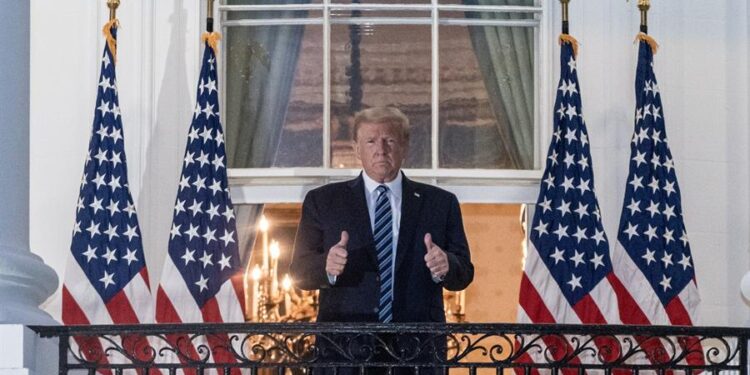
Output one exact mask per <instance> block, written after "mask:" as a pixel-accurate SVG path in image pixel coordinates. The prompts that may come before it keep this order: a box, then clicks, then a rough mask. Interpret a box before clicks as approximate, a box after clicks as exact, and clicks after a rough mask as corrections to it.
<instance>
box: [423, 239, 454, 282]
mask: <svg viewBox="0 0 750 375" xmlns="http://www.w3.org/2000/svg"><path fill="white" fill-rule="evenodd" d="M424 245H425V247H426V248H427V254H425V256H424V261H425V263H426V264H427V268H429V269H430V273H431V274H432V277H433V278H438V279H442V278H443V277H445V275H446V274H447V273H448V268H449V263H448V255H447V254H446V253H445V251H443V249H441V248H440V246H438V245H435V243H434V242H432V235H430V234H429V233H427V234H425V235H424Z"/></svg>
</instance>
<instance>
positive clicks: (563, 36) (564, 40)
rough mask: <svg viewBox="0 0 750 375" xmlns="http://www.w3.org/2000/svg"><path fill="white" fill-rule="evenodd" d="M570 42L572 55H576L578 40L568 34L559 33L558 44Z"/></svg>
mask: <svg viewBox="0 0 750 375" xmlns="http://www.w3.org/2000/svg"><path fill="white" fill-rule="evenodd" d="M563 43H570V45H571V46H573V57H578V41H577V40H576V38H573V37H572V36H570V35H569V34H560V45H562V44H563Z"/></svg>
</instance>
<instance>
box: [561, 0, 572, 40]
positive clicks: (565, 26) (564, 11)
mask: <svg viewBox="0 0 750 375" xmlns="http://www.w3.org/2000/svg"><path fill="white" fill-rule="evenodd" d="M569 3H570V0H560V4H562V33H563V34H568V31H569V29H568V4H569Z"/></svg>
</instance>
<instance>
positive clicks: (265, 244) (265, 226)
mask: <svg viewBox="0 0 750 375" xmlns="http://www.w3.org/2000/svg"><path fill="white" fill-rule="evenodd" d="M259 226H260V231H261V232H262V233H263V271H267V270H268V228H269V227H270V226H271V224H270V223H269V222H268V219H266V215H262V216H261V217H260V223H259Z"/></svg>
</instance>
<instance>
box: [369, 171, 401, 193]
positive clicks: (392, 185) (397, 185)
mask: <svg viewBox="0 0 750 375" xmlns="http://www.w3.org/2000/svg"><path fill="white" fill-rule="evenodd" d="M362 179H363V180H364V181H365V189H367V192H368V193H369V194H371V195H372V193H373V192H374V191H375V189H377V188H378V186H380V185H385V186H387V187H388V189H390V191H391V193H392V194H393V196H395V197H400V196H401V189H402V187H401V182H402V180H403V178H402V176H401V171H399V172H398V174H397V175H396V178H394V179H393V180H391V181H388V182H384V183H382V184H381V183H380V182H377V181H375V180H373V179H372V178H370V176H368V175H367V173H365V171H362Z"/></svg>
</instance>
